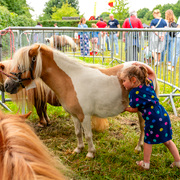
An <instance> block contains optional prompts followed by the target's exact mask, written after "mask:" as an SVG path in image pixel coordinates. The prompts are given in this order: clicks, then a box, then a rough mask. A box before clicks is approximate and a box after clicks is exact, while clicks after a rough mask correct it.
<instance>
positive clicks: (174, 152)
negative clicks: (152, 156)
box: [164, 140, 180, 162]
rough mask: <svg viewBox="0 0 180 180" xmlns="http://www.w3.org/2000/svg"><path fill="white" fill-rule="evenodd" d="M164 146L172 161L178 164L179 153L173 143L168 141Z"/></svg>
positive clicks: (179, 159)
mask: <svg viewBox="0 0 180 180" xmlns="http://www.w3.org/2000/svg"><path fill="white" fill-rule="evenodd" d="M164 145H165V146H166V147H167V148H168V149H169V151H170V152H171V154H172V155H173V157H174V161H175V162H179V161H180V156H179V151H178V149H177V147H176V145H175V144H174V142H173V141H172V140H170V141H167V142H165V143H164Z"/></svg>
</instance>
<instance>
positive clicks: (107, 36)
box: [104, 20, 111, 51]
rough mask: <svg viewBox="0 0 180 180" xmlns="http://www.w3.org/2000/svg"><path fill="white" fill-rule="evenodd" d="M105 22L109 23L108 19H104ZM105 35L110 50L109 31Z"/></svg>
mask: <svg viewBox="0 0 180 180" xmlns="http://www.w3.org/2000/svg"><path fill="white" fill-rule="evenodd" d="M104 22H105V23H106V24H107V21H106V20H104ZM105 37H106V44H107V50H108V51H111V47H110V39H109V33H108V32H106V34H105Z"/></svg>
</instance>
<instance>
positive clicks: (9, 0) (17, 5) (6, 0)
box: [0, 0, 32, 18]
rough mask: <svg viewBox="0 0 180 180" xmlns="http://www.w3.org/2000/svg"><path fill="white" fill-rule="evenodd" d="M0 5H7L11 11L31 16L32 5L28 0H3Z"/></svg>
mask: <svg viewBox="0 0 180 180" xmlns="http://www.w3.org/2000/svg"><path fill="white" fill-rule="evenodd" d="M0 6H5V7H6V8H7V9H8V10H9V11H10V12H13V13H16V14H18V15H26V16H27V17H29V18H31V17H32V15H31V14H30V11H29V10H30V7H29V6H28V4H27V3H26V0H1V1H0Z"/></svg>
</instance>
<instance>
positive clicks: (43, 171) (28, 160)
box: [0, 111, 67, 180]
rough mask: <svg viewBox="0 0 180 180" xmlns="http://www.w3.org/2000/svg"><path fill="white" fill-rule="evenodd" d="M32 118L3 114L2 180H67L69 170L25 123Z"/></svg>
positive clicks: (0, 137) (0, 133)
mask: <svg viewBox="0 0 180 180" xmlns="http://www.w3.org/2000/svg"><path fill="white" fill-rule="evenodd" d="M30 114H31V112H30V113H28V114H26V115H12V114H4V113H2V112H1V111H0V179H1V180H32V179H38V180H52V179H54V180H65V179H67V178H65V177H64V176H63V174H62V173H61V172H60V171H64V170H65V167H64V166H63V165H62V164H61V163H60V162H58V161H57V160H55V159H54V158H53V157H52V155H50V152H49V151H48V149H47V147H46V146H45V145H44V144H43V143H42V142H41V140H40V139H39V138H38V137H37V136H36V134H35V133H34V130H33V129H32V128H31V127H30V126H29V125H28V124H27V123H26V122H25V120H26V118H27V117H28V116H29V115H30Z"/></svg>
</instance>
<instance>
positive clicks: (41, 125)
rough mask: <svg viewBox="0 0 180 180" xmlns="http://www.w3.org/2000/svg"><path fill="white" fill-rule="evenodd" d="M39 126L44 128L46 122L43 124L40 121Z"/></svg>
mask: <svg viewBox="0 0 180 180" xmlns="http://www.w3.org/2000/svg"><path fill="white" fill-rule="evenodd" d="M37 126H38V127H41V128H44V127H45V125H44V124H41V123H38V124H37Z"/></svg>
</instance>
